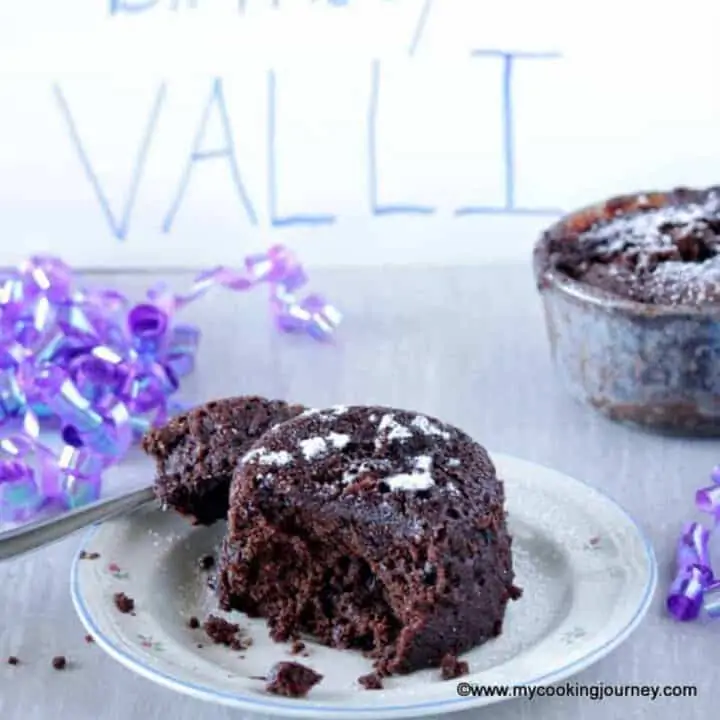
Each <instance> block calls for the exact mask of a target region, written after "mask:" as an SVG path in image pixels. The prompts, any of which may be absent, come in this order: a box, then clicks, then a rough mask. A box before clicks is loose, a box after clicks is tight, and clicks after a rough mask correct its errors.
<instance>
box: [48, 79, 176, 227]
mask: <svg viewBox="0 0 720 720" xmlns="http://www.w3.org/2000/svg"><path fill="white" fill-rule="evenodd" d="M165 89H166V88H165V84H164V83H163V84H162V85H160V87H159V88H158V90H157V92H156V93H155V101H154V103H153V105H152V108H151V110H150V115H149V117H148V121H147V123H146V125H145V132H144V134H143V137H142V140H141V142H140V147H139V148H138V152H137V155H136V156H135V163H134V165H133V171H132V175H131V178H130V185H129V187H128V192H127V195H126V197H125V203H124V205H123V208H122V212H121V213H120V217H119V218H117V217H115V214H114V213H113V211H112V209H111V208H110V201H109V200H108V198H107V195H106V194H105V192H104V191H103V189H102V186H101V185H100V181H99V179H98V176H97V173H96V172H95V170H94V169H93V166H92V164H91V162H90V158H89V157H88V154H87V151H86V150H85V146H84V145H83V143H82V141H81V139H80V135H79V133H78V129H77V125H76V123H75V119H74V117H73V115H72V113H71V112H70V106H69V105H68V102H67V99H66V98H65V94H64V93H63V91H62V89H61V88H60V86H59V85H55V86H54V88H53V91H54V93H55V100H56V101H57V104H58V107H59V109H60V114H61V115H62V116H63V119H64V120H65V124H66V125H67V128H68V131H69V133H70V140H71V141H72V143H73V145H74V147H75V150H76V152H77V154H78V158H79V159H80V163H81V165H82V168H83V170H84V171H85V175H86V176H87V179H88V180H89V181H90V185H92V188H93V191H94V192H95V196H96V197H97V199H98V203H99V204H100V209H101V210H102V213H103V215H104V216H105V219H106V220H107V223H108V225H109V227H110V231H111V232H112V234H113V235H114V236H115V237H116V238H117V239H118V240H124V239H125V238H126V237H127V233H128V230H129V227H130V216H131V214H132V210H133V206H134V205H135V198H136V196H137V191H138V187H139V185H140V180H141V178H142V175H143V170H144V169H145V161H146V160H147V156H148V151H149V149H150V143H151V141H152V138H153V135H154V133H155V127H156V125H157V121H158V116H159V115H160V109H161V108H162V105H163V102H164V101H165Z"/></svg>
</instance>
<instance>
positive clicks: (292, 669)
mask: <svg viewBox="0 0 720 720" xmlns="http://www.w3.org/2000/svg"><path fill="white" fill-rule="evenodd" d="M262 679H263V680H265V690H266V692H269V693H272V694H273V695H282V696H283V697H288V698H302V697H305V696H306V695H307V694H308V693H309V692H310V690H311V689H312V688H314V687H315V685H317V684H318V683H319V682H320V681H321V680H322V679H323V676H322V675H320V673H317V672H315V670H313V669H312V668H309V667H306V666H305V665H301V664H300V663H296V662H279V663H276V664H275V665H273V666H272V667H271V668H270V671H269V672H268V674H267V676H266V677H265V678H262Z"/></svg>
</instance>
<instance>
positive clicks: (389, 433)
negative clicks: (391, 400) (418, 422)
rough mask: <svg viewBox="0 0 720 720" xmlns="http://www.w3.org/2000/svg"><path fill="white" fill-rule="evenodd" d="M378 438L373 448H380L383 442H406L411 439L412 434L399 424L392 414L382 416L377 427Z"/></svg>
mask: <svg viewBox="0 0 720 720" xmlns="http://www.w3.org/2000/svg"><path fill="white" fill-rule="evenodd" d="M377 432H378V438H377V440H376V441H375V447H378V448H379V447H381V446H382V444H383V441H384V440H407V438H410V437H412V432H410V430H408V428H406V427H405V425H402V424H400V423H399V422H398V421H397V420H396V419H395V416H394V415H393V414H392V413H387V414H386V415H383V416H382V418H381V419H380V424H379V425H378V429H377Z"/></svg>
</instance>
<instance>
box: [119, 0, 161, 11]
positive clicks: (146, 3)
mask: <svg viewBox="0 0 720 720" xmlns="http://www.w3.org/2000/svg"><path fill="white" fill-rule="evenodd" d="M157 4H158V0H137V1H136V2H131V1H130V0H110V14H111V15H119V14H120V13H128V14H131V13H141V12H144V11H145V10H150V9H151V8H153V7H155V5H157Z"/></svg>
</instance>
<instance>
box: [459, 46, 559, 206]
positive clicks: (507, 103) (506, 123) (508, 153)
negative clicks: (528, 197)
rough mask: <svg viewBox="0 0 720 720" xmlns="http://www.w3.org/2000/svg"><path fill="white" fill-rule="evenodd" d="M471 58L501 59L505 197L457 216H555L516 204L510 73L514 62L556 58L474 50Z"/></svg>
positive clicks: (513, 116) (543, 54) (548, 55)
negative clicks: (496, 204) (496, 202)
mask: <svg viewBox="0 0 720 720" xmlns="http://www.w3.org/2000/svg"><path fill="white" fill-rule="evenodd" d="M471 55H472V57H485V58H487V57H491V58H500V59H501V60H502V73H503V76H502V127H503V165H504V174H505V193H504V195H505V198H504V203H503V205H501V206H499V207H496V206H491V205H490V206H488V205H477V206H468V207H461V208H458V209H457V210H456V211H455V214H456V215H557V214H559V213H560V210H557V209H555V208H527V207H518V206H517V205H516V204H515V171H516V158H515V114H514V112H513V93H512V71H513V61H514V60H515V59H518V58H519V59H531V60H547V59H555V58H558V57H559V55H558V54H556V53H532V52H505V51H502V50H474V51H473V52H472V53H471Z"/></svg>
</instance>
